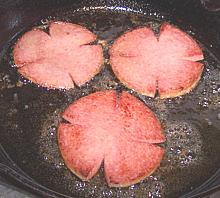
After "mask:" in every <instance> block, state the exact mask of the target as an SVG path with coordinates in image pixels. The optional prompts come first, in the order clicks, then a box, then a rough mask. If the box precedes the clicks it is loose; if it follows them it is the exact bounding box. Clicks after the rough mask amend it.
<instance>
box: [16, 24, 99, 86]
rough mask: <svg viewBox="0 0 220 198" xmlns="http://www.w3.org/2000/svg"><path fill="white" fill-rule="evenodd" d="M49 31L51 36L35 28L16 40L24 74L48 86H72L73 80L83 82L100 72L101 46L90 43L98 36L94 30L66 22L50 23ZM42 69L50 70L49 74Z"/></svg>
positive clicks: (19, 65)
mask: <svg viewBox="0 0 220 198" xmlns="http://www.w3.org/2000/svg"><path fill="white" fill-rule="evenodd" d="M49 32H50V35H48V34H47V33H45V32H44V31H43V30H40V29H36V28H35V29H33V30H31V31H29V32H27V33H25V34H24V35H23V36H22V37H21V38H20V39H19V40H18V42H17V43H16V45H15V48H14V51H13V53H14V61H15V64H16V66H17V68H18V71H19V72H20V73H21V74H22V75H23V76H24V77H26V78H28V79H30V80H32V81H33V82H35V83H37V84H39V85H42V86H45V87H49V88H65V89H69V88H73V87H74V83H76V84H77V85H82V84H84V83H85V82H87V81H89V80H90V79H91V78H92V77H93V76H94V75H95V74H97V73H98V72H99V70H100V68H101V65H102V62H103V53H102V47H101V46H100V45H87V44H89V43H90V42H92V41H94V40H95V39H96V36H95V35H94V34H93V33H92V32H90V31H89V30H87V29H86V28H84V27H82V26H79V25H76V24H71V23H65V22H52V23H50V25H49ZM25 67H28V69H26V68H25ZM35 67H36V68H35ZM38 70H40V71H38ZM43 70H45V71H47V70H49V71H50V75H48V72H49V71H48V72H45V74H44V73H43V72H42V71H43ZM24 71H25V72H24ZM35 72H36V73H35ZM58 73H59V75H60V76H58ZM54 78H56V79H54ZM70 81H72V82H70ZM73 81H74V83H73Z"/></svg>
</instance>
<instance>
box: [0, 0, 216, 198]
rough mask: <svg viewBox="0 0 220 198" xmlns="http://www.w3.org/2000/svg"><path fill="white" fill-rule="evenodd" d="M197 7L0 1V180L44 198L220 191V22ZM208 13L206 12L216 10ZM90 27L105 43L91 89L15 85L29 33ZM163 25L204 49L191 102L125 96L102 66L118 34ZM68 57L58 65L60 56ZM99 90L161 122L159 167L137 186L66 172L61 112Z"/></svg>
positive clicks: (163, 2)
mask: <svg viewBox="0 0 220 198" xmlns="http://www.w3.org/2000/svg"><path fill="white" fill-rule="evenodd" d="M206 2H207V1H203V4H201V2H200V1H197V0H195V1H193V0H185V1H182V0H148V1H147V0H145V1H141V0H139V1H138V0H128V1H123V0H118V1H114V0H113V1H107V0H106V1H105V0H98V1H87V0H81V1H79V0H75V1H73V0H72V1H71V0H62V1H61V0H32V1H25V0H5V1H0V27H1V28H0V53H1V54H0V64H1V65H0V130H1V136H0V143H1V145H0V174H1V176H2V177H4V178H5V179H7V180H8V181H10V182H11V183H12V184H13V185H17V186H19V187H20V188H23V189H26V190H29V191H32V192H34V193H35V194H36V195H39V196H40V197H169V198H172V197H182V198H186V197H201V196H202V194H206V193H208V192H210V191H212V190H215V189H217V188H218V187H220V169H219V168H220V166H219V164H220V155H219V153H220V144H219V142H220V122H219V109H218V108H219V105H220V101H219V96H218V94H219V89H220V87H219V86H220V62H219V60H220V13H218V12H211V11H209V10H206V9H205V8H204V7H203V5H208V4H207V3H206ZM207 7H210V8H211V10H214V11H216V10H218V9H213V6H207ZM53 20H63V21H70V22H73V23H78V24H81V25H83V26H86V27H87V28H88V29H90V30H91V31H92V32H94V33H95V34H97V35H98V40H99V41H100V40H105V43H106V45H104V46H103V50H104V56H105V64H104V65H103V67H102V70H101V72H100V73H99V74H97V75H96V76H95V77H94V78H93V79H92V80H91V81H90V82H88V83H86V84H85V85H84V86H82V87H77V88H75V89H71V90H69V91H64V90H47V89H46V88H42V87H39V86H37V85H35V84H33V83H31V82H29V81H28V80H27V79H24V78H23V77H22V76H20V75H19V74H18V73H17V71H16V68H15V67H14V63H13V58H12V50H13V45H14V43H15V42H16V40H17V39H18V38H19V37H20V36H21V35H22V33H24V32H25V31H28V30H29V29H31V28H32V27H33V26H39V27H40V28H42V29H43V30H44V31H46V30H47V23H48V21H53ZM163 21H168V22H170V23H172V24H174V25H176V26H178V27H179V28H181V29H182V30H184V31H186V32H187V33H188V34H190V35H191V36H192V37H193V38H194V39H196V40H197V41H198V42H199V44H200V45H201V47H202V49H203V51H204V54H205V60H204V61H203V63H204V65H205V69H204V72H203V75H202V79H201V81H200V82H199V85H198V86H197V87H196V88H195V89H194V90H193V91H192V92H191V93H189V94H187V95H185V96H181V97H177V98H174V99H166V100H160V99H158V98H154V99H152V98H148V97H145V96H143V95H139V94H138V93H136V92H135V91H133V90H129V89H127V88H126V87H124V86H123V85H122V84H121V83H120V82H119V81H118V79H117V78H116V77H115V75H114V74H113V72H112V70H111V67H110V65H109V64H108V58H109V55H108V48H109V46H111V44H112V43H113V41H114V39H116V38H117V37H118V36H120V35H121V34H122V33H123V32H125V31H127V30H129V29H132V28H135V27H137V26H141V25H150V26H151V27H152V28H153V29H154V30H155V31H157V30H158V27H159V26H160V24H161V23H162V22H163ZM57 58H64V57H57ZM105 89H116V90H118V89H120V90H121V89H122V90H125V91H128V92H130V93H131V94H133V95H135V96H136V97H138V98H139V99H140V100H142V101H143V102H144V103H145V104H146V105H148V106H149V107H150V108H151V109H152V110H153V111H154V112H155V114H156V115H157V116H158V118H159V119H160V121H161V123H162V125H163V128H164V132H165V134H166V137H167V141H166V143H165V144H163V145H161V146H163V147H164V148H165V149H166V155H165V157H164V159H163V161H162V163H161V166H160V168H159V169H158V170H157V171H156V172H155V173H154V174H153V175H152V176H150V177H148V178H147V179H145V180H144V181H142V182H141V183H139V184H136V185H132V186H130V187H128V188H109V187H108V186H107V185H106V183H105V180H104V175H103V167H102V168H101V170H100V171H99V173H98V174H97V176H95V178H93V179H92V180H91V182H89V183H88V182H82V181H80V180H79V179H78V178H76V177H75V176H74V175H73V174H71V172H70V171H69V170H68V169H67V168H66V166H65V165H64V162H63V161H62V157H61V156H60V153H59V149H58V146H57V136H56V128H57V125H58V124H59V122H60V121H61V120H62V118H61V116H60V114H61V112H62V111H63V110H64V109H65V108H66V107H67V106H68V105H69V104H70V103H72V102H73V101H75V100H77V99H78V98H80V97H83V96H84V95H88V94H89V93H92V92H95V91H98V90H105Z"/></svg>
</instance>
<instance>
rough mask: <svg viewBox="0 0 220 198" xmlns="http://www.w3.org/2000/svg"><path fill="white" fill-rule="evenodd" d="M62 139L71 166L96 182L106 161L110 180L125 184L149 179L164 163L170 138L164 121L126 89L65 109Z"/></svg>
mask: <svg viewBox="0 0 220 198" xmlns="http://www.w3.org/2000/svg"><path fill="white" fill-rule="evenodd" d="M63 118H64V119H65V120H67V121H68V122H69V123H63V122H62V123H60V125H59V128H58V143H59V148H60V151H61V154H62V156H63V158H64V161H65V164H66V165H67V167H68V168H69V169H70V170H71V171H72V172H73V173H74V174H75V175H77V176H78V177H79V178H81V179H82V180H85V181H88V180H90V179H91V178H92V177H93V176H94V175H95V174H96V173H97V171H98V170H99V168H100V166H101V164H102V162H103V161H104V170H105V177H106V181H107V182H108V185H109V186H112V187H125V186H129V185H132V184H135V183H138V182H139V181H141V180H143V179H144V178H146V177H147V176H149V175H150V174H152V173H153V172H154V171H155V170H156V169H157V168H158V167H159V165H160V162H161V160H162V158H163V154H164V149H163V148H161V147H160V146H158V145H156V144H159V143H162V142H164V141H165V136H164V134H163V132H162V128H161V125H160V122H159V121H158V119H157V118H156V116H155V115H154V114H153V113H152V112H151V110H150V109H149V108H147V107H146V106H145V105H144V104H143V103H142V102H141V101H139V100H138V99H137V98H135V97H134V96H132V95H130V94H128V93H127V92H122V93H121V95H120V98H119V99H118V102H117V93H116V91H103V92H96V93H93V94H90V95H88V96H85V97H83V98H81V99H79V100H77V101H76V102H74V103H73V104H71V105H70V106H69V107H68V108H67V109H66V110H65V111H64V113H63Z"/></svg>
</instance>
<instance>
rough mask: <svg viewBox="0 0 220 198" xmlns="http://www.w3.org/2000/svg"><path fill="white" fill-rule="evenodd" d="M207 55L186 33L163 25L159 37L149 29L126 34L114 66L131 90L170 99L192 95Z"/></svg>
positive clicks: (116, 44)
mask: <svg viewBox="0 0 220 198" xmlns="http://www.w3.org/2000/svg"><path fill="white" fill-rule="evenodd" d="M200 60H203V52H202V50H201V48H200V47H199V45H198V44H197V43H196V42H195V41H194V40H193V39H192V38H191V37H190V36H189V35H188V34H186V33H184V32H183V31H181V30H180V29H178V28H176V27H174V26H172V25H170V24H168V23H164V24H162V26H161V28H160V35H159V36H158V37H157V36H156V35H155V34H154V32H153V31H152V30H151V29H150V28H149V27H141V28H137V29H134V30H132V31H129V32H127V33H124V34H123V35H122V36H120V37H119V38H118V39H117V40H116V41H115V42H114V44H113V46H112V47H111V50H110V63H111V65H112V69H113V71H114V73H115V74H116V76H117V77H118V78H119V80H121V81H122V82H123V83H124V84H125V85H126V86H127V87H129V88H131V89H134V90H136V91H137V92H139V93H142V94H144V95H147V96H150V97H154V96H155V94H156V91H157V89H158V92H159V95H160V98H170V97H176V96H179V95H183V94H186V93H188V92H190V91H191V90H192V89H193V88H194V87H195V86H196V85H197V83H198V81H199V80H200V78H201V74H202V71H203V64H202V63H200V62H197V61H200Z"/></svg>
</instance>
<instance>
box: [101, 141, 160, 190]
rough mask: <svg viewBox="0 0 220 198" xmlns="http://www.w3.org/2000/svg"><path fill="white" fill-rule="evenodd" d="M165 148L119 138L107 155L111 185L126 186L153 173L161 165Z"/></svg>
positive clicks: (106, 169) (106, 173)
mask: <svg viewBox="0 0 220 198" xmlns="http://www.w3.org/2000/svg"><path fill="white" fill-rule="evenodd" d="M163 155H164V149H162V148H161V147H159V146H156V145H151V144H146V143H140V142H130V141H124V140H121V139H117V140H116V143H115V145H114V147H113V148H112V149H109V151H108V153H106V155H105V159H104V167H105V176H106V180H107V182H108V184H109V186H111V187H126V186H130V185H132V184H135V183H137V182H139V181H140V180H143V179H144V178H146V177H147V176H149V175H151V174H152V173H153V172H154V171H155V170H156V169H157V168H158V167H159V165H160V162H161V160H162V158H163Z"/></svg>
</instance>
